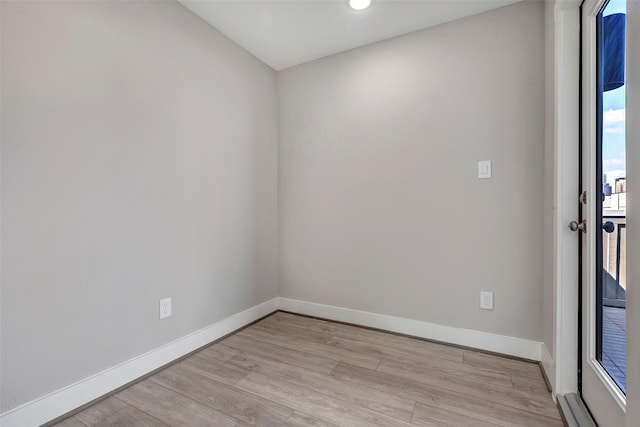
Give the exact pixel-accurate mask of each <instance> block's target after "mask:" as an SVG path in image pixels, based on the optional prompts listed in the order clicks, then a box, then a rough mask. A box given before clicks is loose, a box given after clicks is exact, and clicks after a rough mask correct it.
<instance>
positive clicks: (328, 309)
mask: <svg viewBox="0 0 640 427" xmlns="http://www.w3.org/2000/svg"><path fill="white" fill-rule="evenodd" d="M277 310H283V311H288V312H291V313H296V314H302V315H307V316H313V317H320V318H324V319H328V320H333V321H337V322H345V323H350V324H354V325H359V326H364V327H369V328H375V329H380V330H383V331H389V332H395V333H398V334H403V335H408V336H413V337H418V338H424V339H427V340H432V341H438V342H442V343H446V344H453V345H457V346H463V347H468V348H473V349H478V350H484V351H487V352H492V353H498V354H501V355H506V356H511V357H515V358H520V359H525V360H529V361H535V362H540V360H541V355H542V354H541V352H542V343H540V342H536V341H530V340H525V339H520V338H515V337H509V336H504V335H498V334H492V333H488V332H482V331H475V330H471V329H463V328H454V327H451V326H444V325H438V324H434V323H429V322H424V321H420V320H413V319H406V318H401V317H396V316H389V315H384V314H377V313H371V312H365V311H359V310H352V309H348V308H343V307H336V306H330V305H323V304H316V303H311V302H305V301H299V300H294V299H289V298H274V299H272V300H269V301H266V302H264V303H262V304H259V305H256V306H254V307H252V308H249V309H247V310H245V311H243V312H241V313H238V314H235V315H233V316H230V317H228V318H226V319H223V320H221V321H219V322H216V323H214V324H213V325H210V326H208V327H206V328H203V329H201V330H199V331H196V332H194V333H191V334H189V335H187V336H185V337H182V338H179V339H177V340H175V341H173V342H171V343H168V344H166V345H164V346H162V347H159V348H157V349H154V350H152V351H150V352H147V353H145V354H143V355H140V356H138V357H135V358H133V359H131V360H128V361H126V362H124V363H121V364H119V365H117V366H114V367H112V368H109V369H107V370H105V371H103V372H100V373H97V374H95V375H93V376H91V377H89V378H86V379H84V380H81V381H79V382H77V383H75V384H71V385H69V386H67V387H64V388H62V389H60V390H57V391H55V392H53V393H50V394H49V395H46V396H44V397H41V398H39V399H36V400H34V401H31V402H29V403H26V404H24V405H22V406H19V407H17V408H15V409H12V410H10V411H8V412H6V413H4V414H2V415H0V425H2V426H3V427H14V426H15V427H25V426H38V425H42V424H44V423H48V422H50V421H52V420H55V419H58V418H60V417H62V416H63V415H65V414H69V413H70V412H72V411H74V410H75V409H77V408H80V407H83V406H86V405H87V404H89V403H91V402H93V401H95V400H96V399H100V398H102V397H104V396H105V395H108V394H110V393H112V392H114V391H115V390H118V389H119V388H122V387H123V386H125V385H127V384H130V383H132V382H134V381H136V380H137V379H140V378H142V377H145V376H147V375H149V374H150V373H152V372H154V371H156V370H158V369H160V368H162V367H164V366H166V365H168V364H170V363H172V362H174V361H176V360H178V359H180V358H182V357H184V356H186V355H188V354H190V353H192V352H194V351H195V350H198V349H199V348H201V347H203V346H206V345H208V344H210V343H212V342H214V341H216V340H219V339H220V338H222V337H225V336H227V335H229V334H231V333H233V332H235V331H237V330H239V329H242V328H244V327H245V326H247V325H249V324H251V323H253V322H255V321H256V320H258V319H260V318H262V317H264V316H267V315H269V314H270V313H273V312H275V311H277Z"/></svg>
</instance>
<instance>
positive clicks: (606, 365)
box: [571, 0, 627, 426]
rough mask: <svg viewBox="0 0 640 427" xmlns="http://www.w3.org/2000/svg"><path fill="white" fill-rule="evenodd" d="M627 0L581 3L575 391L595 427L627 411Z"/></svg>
mask: <svg viewBox="0 0 640 427" xmlns="http://www.w3.org/2000/svg"><path fill="white" fill-rule="evenodd" d="M625 40H626V0H593V1H591V0H588V1H585V2H584V4H583V6H582V58H583V63H582V84H583V87H582V124H583V128H582V160H581V161H582V188H583V189H584V190H585V191H584V193H583V194H582V196H581V198H580V200H581V204H582V218H581V221H580V222H579V223H578V222H576V223H572V225H571V226H572V229H576V230H580V231H582V232H583V233H584V234H582V239H581V240H582V301H581V305H582V307H581V308H582V319H581V325H582V331H581V334H582V355H581V379H582V386H581V393H582V397H583V399H584V401H585V403H586V404H587V406H588V407H589V410H590V411H591V413H592V415H593V417H594V418H595V419H596V421H597V422H598V424H599V425H606V426H622V425H624V417H625V411H626V355H627V352H626V298H625V296H626V274H625V269H626V159H625V105H626V98H625V90H626V87H625V84H624V83H625V45H626V43H625Z"/></svg>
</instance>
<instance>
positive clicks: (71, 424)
mask: <svg viewBox="0 0 640 427" xmlns="http://www.w3.org/2000/svg"><path fill="white" fill-rule="evenodd" d="M53 427H87V425H86V424H84V423H81V422H80V421H79V420H77V419H75V418H73V417H70V418H67V419H65V420H62V421H60V422H59V423H57V424H54V425H53Z"/></svg>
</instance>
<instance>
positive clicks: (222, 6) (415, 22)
mask: <svg viewBox="0 0 640 427" xmlns="http://www.w3.org/2000/svg"><path fill="white" fill-rule="evenodd" d="M178 1H180V3H182V4H183V5H184V6H186V7H187V8H189V9H190V10H191V11H193V12H194V13H196V14H197V15H199V16H200V17H201V18H203V19H204V20H205V21H207V22H209V23H210V24H211V25H213V26H214V27H215V28H217V29H218V30H220V31H221V32H222V33H224V34H225V35H226V36H227V37H229V38H230V39H232V40H233V41H235V42H236V43H238V44H239V45H240V46H242V47H243V48H245V49H246V50H248V51H249V52H251V53H252V54H253V55H255V56H256V57H258V58H259V59H261V60H262V61H264V62H265V63H267V64H268V65H270V66H271V67H272V68H274V69H276V70H282V69H285V68H287V67H291V66H293V65H298V64H302V63H304V62H308V61H313V60H314V59H318V58H322V57H324V56H328V55H332V54H334V53H338V52H343V51H345V50H349V49H353V48H356V47H359V46H364V45H367V44H370V43H373V42H376V41H380V40H384V39H388V38H391V37H395V36H399V35H401V34H406V33H410V32H412V31H417V30H421V29H423V28H427V27H432V26H434V25H438V24H442V23H444V22H449V21H453V20H455V19H459V18H463V17H465V16H470V15H475V14H478V13H481V12H484V11H487V10H490V9H495V8H497V7H501V6H505V5H508V4H512V3H516V2H517V1H520V0H373V3H372V5H371V7H370V8H369V9H367V10H364V11H359V12H358V11H354V10H351V9H350V8H349V6H348V5H347V0H178Z"/></svg>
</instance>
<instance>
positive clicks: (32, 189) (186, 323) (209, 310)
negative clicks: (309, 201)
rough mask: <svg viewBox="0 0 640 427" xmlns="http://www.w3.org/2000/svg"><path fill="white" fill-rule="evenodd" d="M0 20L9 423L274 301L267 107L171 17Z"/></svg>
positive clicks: (72, 5)
mask: <svg viewBox="0 0 640 427" xmlns="http://www.w3.org/2000/svg"><path fill="white" fill-rule="evenodd" d="M1 7H2V33H1V36H2V45H1V50H2V58H1V59H2V117H1V119H2V134H1V138H2V267H3V268H2V277H1V278H2V330H1V332H2V371H1V376H2V395H1V400H2V408H1V410H2V411H6V410H8V409H10V408H13V407H16V406H17V405H20V404H22V403H25V402H27V401H30V400H32V399H35V398H37V397H39V396H42V395H44V394H46V393H48V392H51V391H54V390H56V389H58V388H60V387H63V386H66V385H68V384H71V383H73V382H74V381H77V380H80V379H83V378H86V377H88V376H89V375H91V374H94V373H97V372H99V371H101V370H103V369H105V368H108V367H111V366H114V365H116V364H117V363H120V362H123V361H125V360H128V359H129V358H131V357H134V356H137V355H140V354H142V353H144V352H146V351H148V350H151V349H153V348H155V347H157V346H160V345H162V344H165V343H168V342H170V341H172V340H174V339H176V338H179V337H182V336H184V335H186V334H188V333H190V332H193V331H195V330H198V329H200V328H202V327H204V326H207V325H209V324H211V323H213V322H215V321H217V320H220V319H222V318H225V317H227V316H229V315H231V314H234V313H237V312H239V311H242V310H244V309H246V308H248V307H251V306H254V305H255V304H258V303H260V302H263V301H265V300H268V299H270V298H273V297H275V296H276V293H277V255H276V251H275V250H274V248H276V247H277V195H276V194H277V105H276V77H275V72H274V71H273V70H271V69H270V68H268V67H267V66H265V65H264V64H262V63H261V62H259V61H258V60H257V59H255V58H254V57H252V56H251V55H249V54H248V53H246V52H245V51H243V50H242V49H240V48H239V47H237V46H236V45H234V44H233V43H232V42H230V41H229V40H228V39H226V38H225V37H224V36H222V35H221V34H220V33H219V32H217V31H216V30H214V29H213V28H211V27H210V26H209V25H208V24H206V23H204V21H201V20H200V19H199V18H197V17H196V16H195V15H193V14H191V13H190V12H188V11H187V10H186V9H184V8H183V7H182V6H180V5H178V4H177V3H173V2H111V1H109V2H42V3H36V2H15V3H14V2H5V1H3V2H1ZM163 297H172V298H173V312H174V314H173V317H171V318H169V319H167V320H163V321H159V320H158V300H159V299H160V298H163Z"/></svg>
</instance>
